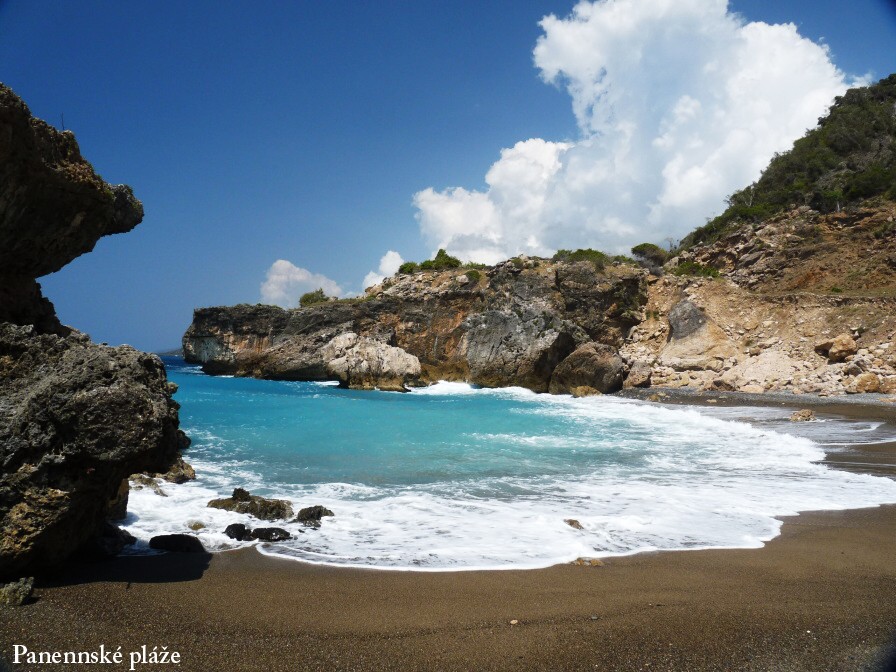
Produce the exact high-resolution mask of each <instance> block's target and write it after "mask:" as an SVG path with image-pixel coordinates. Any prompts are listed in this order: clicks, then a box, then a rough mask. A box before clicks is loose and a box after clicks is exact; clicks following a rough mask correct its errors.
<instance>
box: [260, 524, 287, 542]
mask: <svg viewBox="0 0 896 672" xmlns="http://www.w3.org/2000/svg"><path fill="white" fill-rule="evenodd" d="M252 538H253V539H258V541H271V542H274V541H286V540H287V539H292V535H291V534H290V533H289V532H287V531H286V530H284V529H283V528H282V527H256V528H255V529H254V530H252Z"/></svg>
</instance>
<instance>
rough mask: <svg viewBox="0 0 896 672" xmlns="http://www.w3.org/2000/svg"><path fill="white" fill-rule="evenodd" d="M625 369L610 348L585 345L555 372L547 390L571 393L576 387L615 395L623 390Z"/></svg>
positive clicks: (600, 344)
mask: <svg viewBox="0 0 896 672" xmlns="http://www.w3.org/2000/svg"><path fill="white" fill-rule="evenodd" d="M624 367H625V365H624V363H623V361H622V358H621V357H620V356H619V353H618V352H617V350H616V348H614V347H613V346H611V345H604V344H602V343H586V344H585V345H583V346H581V347H580V348H578V349H576V351H575V352H573V353H572V354H571V355H570V356H569V357H567V358H566V359H564V360H563V361H562V362H560V364H559V365H558V366H557V368H556V369H554V374H553V375H552V376H551V384H550V388H549V391H550V393H551V394H570V393H572V392H573V391H575V390H577V389H579V388H591V389H593V390H596V391H597V392H600V393H602V394H606V393H608V392H616V391H617V390H620V389H622V375H623V371H624ZM576 396H581V395H576Z"/></svg>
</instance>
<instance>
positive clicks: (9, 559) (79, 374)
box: [0, 84, 186, 577]
mask: <svg viewBox="0 0 896 672" xmlns="http://www.w3.org/2000/svg"><path fill="white" fill-rule="evenodd" d="M142 217H143V206H142V205H141V204H140V202H139V201H138V200H137V199H135V198H134V196H133V194H132V192H131V189H130V188H129V187H127V186H125V185H118V186H112V185H109V184H106V183H105V182H104V181H103V180H102V179H101V178H100V177H99V176H98V175H97V174H96V173H95V172H94V170H93V168H92V167H91V165H90V164H89V163H88V162H87V161H85V160H84V159H83V158H82V157H81V154H80V151H79V149H78V144H77V142H76V141H75V137H74V135H72V133H70V132H64V131H63V132H60V131H57V130H56V129H54V128H52V127H51V126H49V125H47V124H46V123H44V122H43V121H41V120H39V119H34V118H32V117H31V114H30V112H29V111H28V108H27V107H26V106H25V104H24V103H23V102H22V101H21V100H20V99H19V98H18V97H17V96H16V95H15V94H14V93H13V92H12V91H11V90H10V89H9V88H7V87H5V86H3V85H2V84H0V577H7V576H15V575H16V574H17V573H19V572H21V571H23V570H25V569H28V571H36V570H40V569H44V568H47V567H50V566H52V565H55V564H57V563H59V562H61V561H62V560H63V559H65V558H66V557H68V556H69V555H71V554H73V553H74V552H76V551H79V550H80V551H82V552H83V553H84V554H86V555H88V556H89V555H94V554H96V553H100V552H102V550H103V549H104V548H105V549H113V551H114V549H116V548H120V543H121V542H122V540H123V538H122V537H121V536H120V535H118V534H113V533H110V528H109V526H108V525H107V522H106V519H107V517H120V516H121V515H123V513H124V506H125V505H126V503H125V499H124V497H123V496H122V490H121V486H122V482H123V481H124V479H126V478H127V476H128V475H129V474H131V473H134V472H138V471H143V470H147V471H152V472H156V471H158V472H166V471H167V470H168V469H169V467H170V466H171V465H172V463H173V462H174V461H175V459H176V458H177V455H178V450H179V449H180V448H182V447H184V446H185V445H186V438H185V437H184V436H183V434H182V433H181V432H180V431H179V430H178V416H177V409H178V406H177V403H176V402H175V401H174V400H173V399H172V398H171V395H172V393H173V388H172V387H171V386H169V384H168V382H167V380H166V376H165V370H164V367H163V366H162V363H161V361H160V360H159V358H158V357H156V356H154V355H147V354H145V353H141V352H137V351H136V350H134V349H133V348H130V347H127V346H122V347H119V348H109V347H105V346H100V345H96V344H94V343H91V342H90V340H89V339H88V338H87V337H86V336H85V335H83V334H80V333H78V332H77V331H75V330H73V329H71V328H69V327H65V326H63V325H62V324H60V322H59V320H58V318H57V317H56V314H55V311H54V309H53V305H52V304H51V303H50V302H49V301H48V300H47V299H45V298H44V297H43V296H42V294H41V290H40V286H39V284H38V283H37V281H36V278H38V277H40V276H43V275H46V274H48V273H52V272H54V271H58V270H59V269H60V268H62V267H63V266H64V265H65V264H67V263H68V262H70V261H71V260H72V259H75V258H76V257H78V256H79V255H81V254H84V253H85V252H89V251H90V250H92V249H93V247H94V245H95V244H96V241H97V240H98V239H99V238H101V237H102V236H105V235H109V234H114V233H124V232H126V231H129V230H131V229H132V228H134V227H135V226H136V225H137V224H138V223H139V222H140V220H141V219H142ZM113 529H114V528H113ZM124 541H126V539H125V540H124Z"/></svg>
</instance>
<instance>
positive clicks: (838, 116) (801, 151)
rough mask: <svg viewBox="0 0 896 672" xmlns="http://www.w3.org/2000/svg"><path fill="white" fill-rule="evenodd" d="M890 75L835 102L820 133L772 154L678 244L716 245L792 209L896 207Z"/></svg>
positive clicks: (895, 92) (894, 87)
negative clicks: (731, 232) (743, 227)
mask: <svg viewBox="0 0 896 672" xmlns="http://www.w3.org/2000/svg"><path fill="white" fill-rule="evenodd" d="M894 105H896V74H893V75H890V76H889V77H887V78H886V79H882V80H880V81H879V82H878V83H877V84H874V85H872V86H867V87H860V88H855V89H850V90H849V91H847V92H846V93H845V94H843V95H842V96H837V97H836V98H835V99H834V104H833V105H832V106H831V108H830V111H829V113H828V115H827V116H826V117H823V118H821V119H819V120H818V126H817V127H816V128H814V129H812V130H810V131H808V132H807V133H806V135H805V136H803V137H802V138H800V139H799V140H797V141H796V142H794V143H793V148H792V149H790V150H789V151H787V152H783V153H781V154H776V155H775V157H774V158H773V159H772V160H771V162H770V163H769V165H768V167H767V168H766V169H765V171H763V173H762V175H761V177H760V178H759V179H758V180H757V181H756V182H754V183H753V184H751V185H750V186H748V187H746V188H745V189H742V190H740V191H736V192H734V193H733V194H732V195H731V196H729V197H728V199H727V202H728V208H727V209H726V210H725V212H723V213H722V214H721V215H719V216H718V217H716V218H715V219H712V220H710V221H709V222H707V223H706V225H705V226H702V227H700V228H698V229H696V230H694V231H693V232H691V233H690V234H689V235H688V236H686V237H685V238H684V240H682V241H681V249H688V248H690V247H693V246H694V245H700V244H709V243H712V242H714V241H716V240H718V239H719V238H720V237H721V236H722V235H723V234H724V233H725V232H726V231H727V230H728V229H729V228H730V227H731V226H732V225H734V224H735V223H737V222H760V221H762V220H765V219H767V218H769V217H770V216H772V215H775V214H777V213H779V212H781V211H783V210H785V209H787V208H789V207H791V206H800V205H808V206H810V207H811V208H813V209H814V210H818V211H821V212H832V211H836V210H839V209H841V208H843V207H846V206H848V205H850V204H852V203H855V202H857V201H859V200H861V199H865V198H872V197H878V196H881V197H884V198H888V199H891V200H896V115H894V114H893V108H894Z"/></svg>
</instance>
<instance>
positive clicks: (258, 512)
mask: <svg viewBox="0 0 896 672" xmlns="http://www.w3.org/2000/svg"><path fill="white" fill-rule="evenodd" d="M208 506H209V508H212V509H223V510H225V511H234V512H236V513H244V514H248V515H250V516H255V517H256V518H258V519H259V520H285V519H286V518H289V517H291V516H292V515H293V511H292V504H290V503H289V502H288V501H286V500H285V499H267V498H265V497H259V496H258V495H252V494H250V493H249V492H248V491H247V490H244V489H243V488H236V489H235V490H234V491H233V495H232V496H231V497H227V498H224V499H213V500H212V501H210V502H209V503H208Z"/></svg>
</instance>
